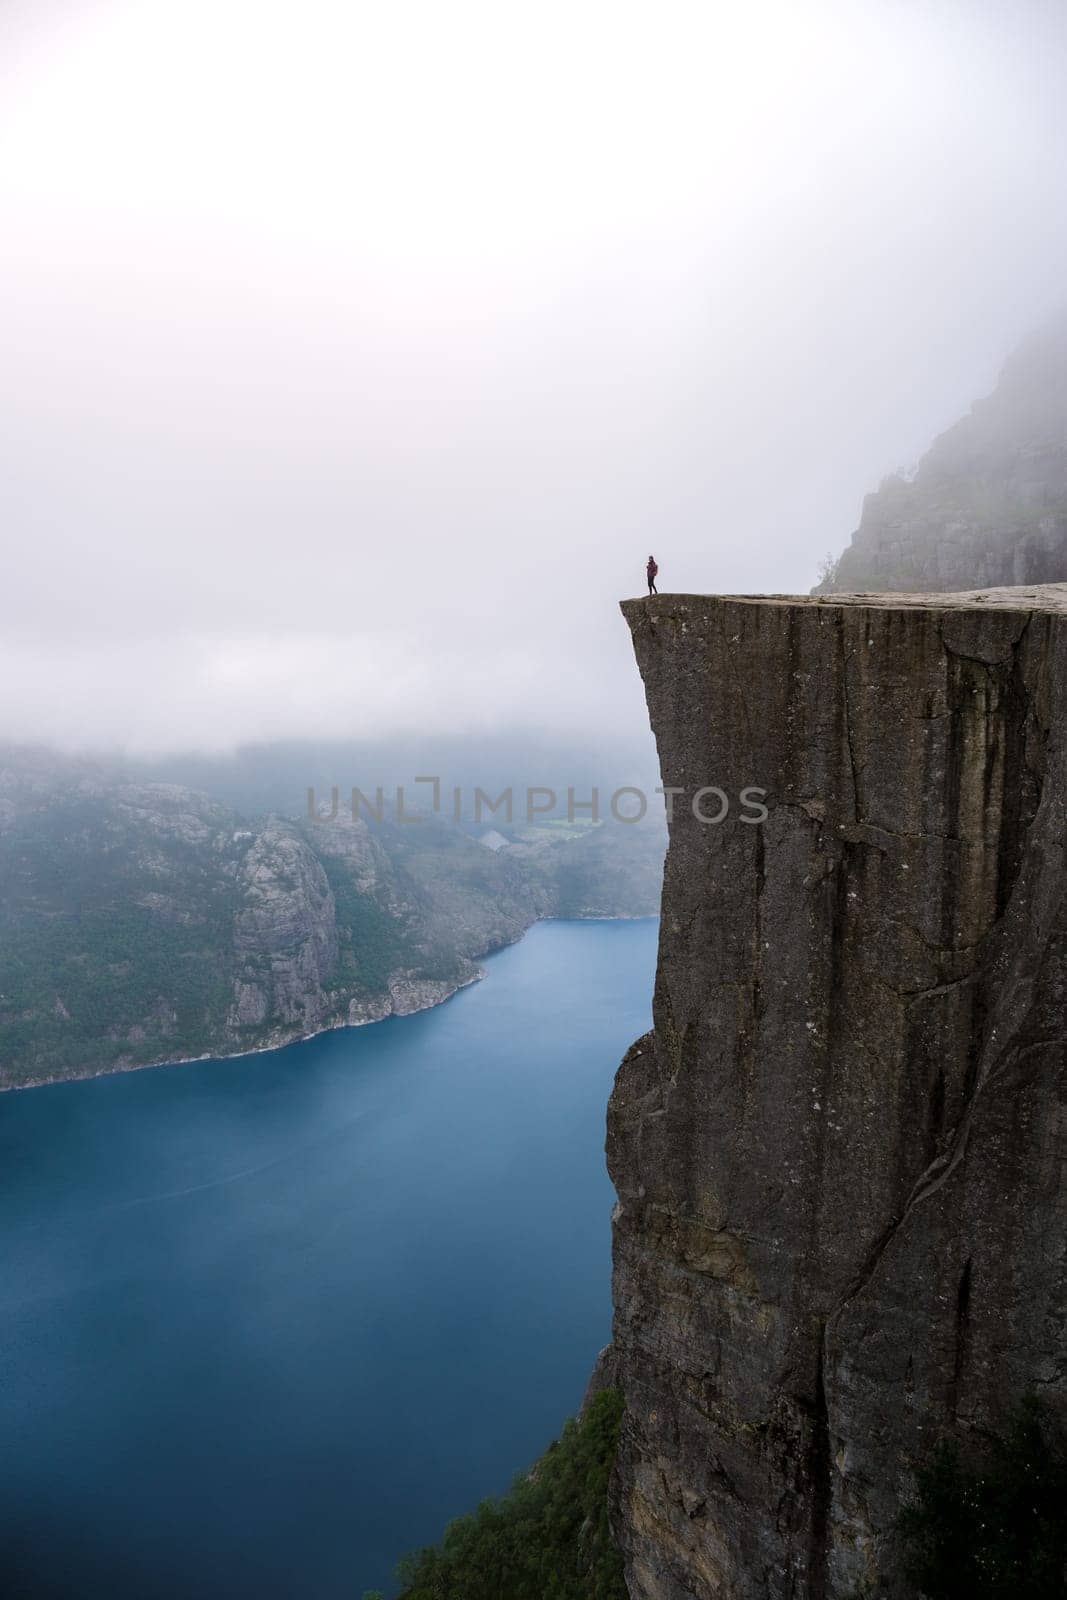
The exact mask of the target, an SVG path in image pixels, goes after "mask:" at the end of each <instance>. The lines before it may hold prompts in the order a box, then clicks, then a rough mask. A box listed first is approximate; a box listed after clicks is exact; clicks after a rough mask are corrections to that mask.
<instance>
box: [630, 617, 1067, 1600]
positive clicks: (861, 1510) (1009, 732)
mask: <svg viewBox="0 0 1067 1600" xmlns="http://www.w3.org/2000/svg"><path fill="white" fill-rule="evenodd" d="M623 609H624V612H625V614H626V616H627V620H628V621H629V624H630V627H631V630H632V633H633V638H634V644H635V648H636V653H637V658H638V662H639V665H640V668H641V672H642V676H643V678H644V682H645V686H646V692H647V697H648V705H649V711H650V715H651V721H652V726H653V730H654V732H655V735H656V740H657V744H658V747H659V753H660V760H661V763H662V769H663V781H664V783H665V784H669V785H674V786H677V787H678V788H679V790H683V791H690V792H692V791H693V790H694V789H695V788H696V787H698V786H700V785H702V784H704V783H707V782H712V781H714V782H717V783H719V784H721V785H722V786H723V788H724V789H726V790H728V791H733V790H739V789H740V788H741V787H743V786H745V785H750V784H757V785H760V786H762V787H764V788H766V789H767V791H768V795H767V806H768V813H769V814H768V817H767V820H766V821H765V822H764V823H762V824H756V825H746V823H745V822H744V821H743V820H742V818H741V816H740V815H738V814H734V815H731V816H729V817H728V818H727V819H726V820H725V821H724V822H723V823H722V824H721V825H719V826H711V825H707V824H702V823H701V822H700V821H698V820H697V818H696V817H695V816H694V814H693V811H692V808H691V807H690V806H689V805H688V804H677V805H676V806H675V807H674V815H673V820H672V821H671V823H670V844H669V849H668V855H667V864H666V873H665V883H664V894H663V908H662V919H661V931H660V949H659V964H658V972H657V978H656V991H655V1002H654V1029H653V1031H652V1032H651V1033H650V1034H648V1035H647V1036H646V1037H644V1038H642V1039H640V1040H638V1041H637V1043H636V1044H635V1045H634V1046H633V1048H632V1049H631V1051H630V1052H629V1054H628V1055H627V1057H626V1059H625V1060H624V1062H623V1064H622V1066H621V1068H620V1071H619V1075H618V1079H617V1082H616V1086H615V1090H614V1093H613V1095H612V1100H611V1107H610V1112H609V1127H608V1161H609V1169H610V1172H611V1176H612V1179H613V1181H614V1184H615V1187H616V1189H617V1192H618V1204H617V1207H616V1211H615V1220H614V1304H615V1321H614V1339H613V1344H612V1348H611V1352H610V1355H609V1357H608V1359H607V1361H606V1363H605V1364H604V1369H603V1373H602V1377H603V1376H607V1377H608V1378H610V1380H611V1381H613V1382H614V1383H616V1384H617V1385H618V1386H619V1387H620V1389H621V1391H622V1393H623V1396H624V1402H625V1410H624V1417H623V1422H622V1429H621V1438H620V1446H619V1455H618V1460H617V1464H616V1470H615V1476H614V1480H613V1491H612V1492H613V1526H614V1529H615V1532H616V1534H617V1536H618V1538H619V1540H620V1543H621V1546H622V1549H623V1552H624V1556H625V1562H626V1577H627V1583H628V1587H629V1593H630V1596H631V1600H712V1597H713V1596H716V1597H721V1596H725V1595H729V1596H731V1597H732V1600H852V1597H857V1596H860V1595H875V1594H877V1595H885V1596H890V1597H896V1600H904V1597H911V1596H914V1595H915V1592H916V1591H915V1589H914V1587H913V1586H912V1585H911V1584H910V1582H909V1581H908V1579H907V1578H906V1577H905V1575H904V1566H903V1563H902V1560H901V1550H900V1547H899V1543H898V1540H899V1531H898V1523H897V1516H898V1512H899V1510H900V1507H901V1502H902V1498H903V1497H905V1496H906V1495H907V1493H908V1491H909V1485H910V1484H911V1483H912V1482H913V1473H914V1470H915V1467H916V1465H917V1464H918V1463H920V1462H923V1461H927V1460H929V1457H930V1451H931V1448H932V1447H933V1445H934V1444H935V1441H937V1440H939V1439H943V1438H944V1439H951V1440H954V1441H956V1443H957V1444H958V1447H959V1449H960V1451H961V1453H962V1457H963V1459H964V1460H965V1461H966V1460H981V1459H982V1454H983V1450H984V1448H985V1445H986V1441H987V1440H988V1439H989V1438H990V1437H991V1436H995V1435H996V1434H998V1433H1003V1432H1004V1431H1005V1419H1006V1417H1007V1416H1008V1414H1009V1412H1010V1409H1011V1408H1012V1407H1013V1406H1015V1405H1016V1404H1017V1403H1018V1402H1019V1400H1020V1399H1021V1397H1023V1396H1024V1395H1026V1394H1027V1393H1028V1392H1032V1393H1034V1394H1036V1395H1037V1396H1039V1397H1040V1400H1041V1403H1042V1405H1043V1407H1044V1408H1045V1412H1046V1414H1047V1416H1048V1418H1049V1419H1050V1422H1051V1424H1052V1425H1053V1426H1054V1427H1056V1428H1057V1429H1058V1430H1060V1432H1061V1433H1062V1431H1063V1430H1064V1428H1065V1427H1067V1338H1065V1329H1067V1250H1065V1246H1064V1240H1065V1238H1067V1228H1065V1223H1067V1184H1065V1181H1064V1173H1065V1162H1067V1142H1065V1132H1064V1130H1065V1128H1067V1087H1065V1086H1067V1050H1065V1042H1064V999H1065V995H1067V858H1065V854H1064V848H1063V842H1064V837H1065V833H1067V747H1065V745H1064V741H1063V738H1062V729H1063V727H1064V725H1065V723H1067V585H1059V586H1050V587H1047V588H1038V589H1022V588H1020V589H1013V590H1006V591H985V592H978V593H972V594H957V595H922V594H914V595H885V596H881V597H878V598H877V599H876V598H874V597H872V596H836V597H831V598H828V599H825V600H813V599H766V600H758V599H751V598H749V599H737V598H730V597H696V596H686V597H680V596H671V595H661V596H659V597H658V598H656V599H652V600H650V601H647V602H645V601H640V602H638V601H631V602H628V603H627V604H626V605H625V606H624V608H623ZM709 775H711V776H709ZM1051 1581H1052V1580H1051V1578H1050V1582H1051ZM1053 1589H1054V1590H1055V1592H1057V1593H1058V1592H1059V1585H1058V1584H1054V1585H1053V1588H1050V1589H1049V1591H1048V1592H1050V1593H1051V1592H1053ZM961 1592H962V1591H961ZM1020 1592H1022V1591H1021V1590H1020ZM1027 1592H1032V1591H1029V1590H1028V1591H1027ZM1042 1592H1044V1591H1042Z"/></svg>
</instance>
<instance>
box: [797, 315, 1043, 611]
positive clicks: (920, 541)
mask: <svg viewBox="0 0 1067 1600" xmlns="http://www.w3.org/2000/svg"><path fill="white" fill-rule="evenodd" d="M1064 579H1067V317H1065V318H1062V319H1059V320H1057V321H1056V322H1054V323H1052V324H1050V325H1049V326H1048V327H1046V328H1044V329H1043V330H1041V331H1039V332H1037V333H1035V334H1033V335H1032V336H1031V337H1030V338H1029V339H1027V340H1026V342H1025V343H1024V344H1023V345H1022V346H1021V347H1020V348H1019V349H1018V350H1017V351H1016V352H1015V354H1014V355H1013V356H1012V357H1011V359H1010V360H1009V361H1008V362H1007V363H1006V364H1005V367H1004V370H1003V372H1002V373H1001V376H1000V381H999V383H998V384H997V387H996V389H995V390H994V391H993V393H992V394H991V395H988V396H987V397H986V398H985V399H982V400H978V401H976V402H975V404H974V406H973V407H972V409H971V411H970V413H969V415H968V416H966V417H964V418H962V419H961V421H959V422H957V423H956V424H955V426H954V427H952V428H950V429H949V430H948V431H947V432H946V433H943V434H942V435H941V436H940V438H938V439H936V440H935V442H934V443H933V445H932V446H931V447H930V449H929V450H928V451H927V453H926V455H925V456H923V458H922V460H921V461H920V463H919V465H918V468H917V469H916V471H915V473H914V475H913V476H912V477H911V478H910V479H906V478H902V477H899V476H893V477H889V478H886V479H885V481H884V482H883V483H882V485H881V487H880V488H879V489H878V491H877V493H875V494H870V495H868V496H867V498H866V500H865V501H864V505H863V515H862V518H861V521H860V525H859V528H858V529H857V530H856V532H855V533H854V534H853V536H852V542H851V544H850V545H849V546H848V548H847V549H846V550H845V551H844V553H843V554H842V556H841V558H840V560H839V561H838V563H837V565H836V567H835V569H834V572H833V574H832V576H831V577H830V578H829V579H827V580H826V581H825V582H824V583H822V584H821V585H820V586H819V590H820V591H821V592H832V591H834V590H837V591H846V590H852V591H861V590H885V589H888V590H900V591H938V590H951V589H976V588H987V587H995V586H998V585H1003V584H1036V583H1059V582H1062V581H1063V580H1064Z"/></svg>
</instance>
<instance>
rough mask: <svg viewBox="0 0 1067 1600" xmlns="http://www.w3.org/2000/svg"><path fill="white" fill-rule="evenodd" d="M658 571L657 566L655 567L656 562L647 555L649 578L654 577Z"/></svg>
mask: <svg viewBox="0 0 1067 1600" xmlns="http://www.w3.org/2000/svg"><path fill="white" fill-rule="evenodd" d="M658 571H659V568H658V567H657V565H656V563H655V562H654V561H653V559H652V557H651V556H649V558H648V575H649V577H650V578H654V577H655V576H656V573H657V572H658Z"/></svg>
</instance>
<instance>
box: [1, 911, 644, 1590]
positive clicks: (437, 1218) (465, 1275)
mask: <svg viewBox="0 0 1067 1600" xmlns="http://www.w3.org/2000/svg"><path fill="white" fill-rule="evenodd" d="M655 942H656V924H655V923H654V922H653V921H644V922H599V923H596V922H591V923H566V922H555V923H546V924H542V925H541V926H539V927H536V928H534V929H533V930H532V931H531V932H530V933H529V934H528V935H527V937H526V938H525V939H524V940H523V941H522V943H521V944H519V945H516V946H515V947H514V948H512V949H510V950H507V951H504V952H503V953H502V954H500V955H498V956H494V957H493V958H492V959H491V961H489V962H488V963H487V966H488V971H489V977H488V979H487V981H486V982H484V983H481V984H478V985H476V986H475V987H473V988H471V989H468V990H465V991H464V992H463V993H462V994H460V995H457V996H456V997H455V998H454V999H453V1000H451V1001H449V1002H448V1004H447V1005H445V1006H442V1007H439V1008H438V1009H436V1010H434V1011H429V1012H424V1013H423V1014H421V1015H420V1016H416V1017H408V1018H404V1019H398V1020H391V1021H388V1022H385V1023H380V1024H378V1025H376V1026H374V1027H369V1028H361V1029H349V1030H344V1031H342V1032H337V1033H330V1034H325V1035H323V1036H321V1037H320V1038H318V1039H313V1040H310V1041H308V1042H307V1043H305V1044H298V1045H292V1046H290V1047H289V1048H288V1049H285V1050H278V1051H274V1052H272V1053H270V1054H267V1055H259V1056H251V1057H245V1058H243V1059H240V1060H237V1061H230V1062H195V1063H189V1064H186V1065H183V1066H176V1067H165V1068H158V1069H155V1070H152V1071H146V1072H138V1073H130V1074H123V1075H118V1076H114V1077H109V1078H99V1079H94V1080H92V1081H89V1082H85V1083H72V1084H59V1085H55V1086H50V1087H46V1088H42V1089H35V1090H30V1091H28V1092H24V1093H20V1094H7V1095H0V1263H2V1268H3V1270H2V1277H0V1594H3V1595H4V1596H5V1597H8V1596H22V1597H33V1600H37V1597H43V1596H49V1597H60V1596H61V1597H63V1600H73V1597H77V1600H83V1597H84V1600H89V1597H93V1600H95V1597H97V1596H100V1597H105V1596H106V1597H108V1600H193V1597H197V1600H200V1597H226V1600H244V1597H255V1600H280V1597H282V1596H285V1597H291V1600H335V1597H336V1600H340V1597H342V1596H343V1597H344V1600H358V1597H359V1596H360V1594H361V1593H362V1591H363V1589H364V1588H374V1587H381V1588H383V1589H385V1590H386V1592H387V1593H389V1592H392V1589H393V1585H392V1584H391V1581H390V1575H391V1572H392V1569H393V1566H394V1563H395V1561H396V1559H397V1557H398V1556H399V1555H400V1554H402V1553H403V1552H404V1551H405V1550H407V1549H409V1548H411V1547H412V1546H415V1545H418V1544H422V1543H426V1542H429V1541H430V1540H432V1539H435V1538H436V1537H437V1536H438V1535H439V1533H440V1531H441V1529H442V1527H443V1524H444V1523H445V1522H446V1521H447V1519H448V1518H449V1517H451V1516H454V1515H456V1514H457V1513H459V1512H462V1511H465V1510H469V1509H471V1508H472V1507H473V1505H474V1504H475V1503H476V1501H477V1500H478V1499H479V1498H480V1497H481V1496H483V1495H485V1494H489V1493H498V1492H500V1491H502V1490H503V1489H505V1488H506V1487H507V1484H508V1482H509V1480H510V1478H511V1477H512V1475H513V1473H514V1472H515V1471H516V1470H518V1469H519V1468H520V1467H522V1466H524V1465H525V1464H527V1463H528V1462H529V1461H530V1460H531V1459H532V1458H533V1457H535V1456H536V1455H537V1454H538V1452H539V1451H540V1450H541V1449H542V1448H543V1447H544V1445H545V1444H546V1443H547V1442H548V1440H549V1439H550V1438H551V1437H552V1436H553V1434H554V1433H555V1432H556V1430H557V1429H558V1425H559V1423H560V1421H561V1420H562V1418H563V1417H564V1416H565V1415H567V1414H568V1413H569V1412H572V1411H573V1410H574V1408H575V1406H576V1404H577V1402H578V1401H579V1399H580V1397H581V1392H582V1388H583V1385H584V1382H585V1379H586V1376H587V1374H588V1371H589V1367H590V1364H591V1362H592V1360H593V1357H594V1356H595V1354H596V1351H597V1349H598V1348H599V1346H600V1345H602V1344H603V1343H604V1342H605V1341H606V1339H607V1337H608V1331H609V1323H610V1305H609V1260H608V1252H609V1223H608V1217H609V1211H610V1207H611V1203H612V1191H611V1188H610V1185H609V1183H608V1180H607V1177H606V1175H605V1172H604V1161H603V1154H602V1150H603V1129H604V1107H605V1102H606V1100H607V1095H608V1092H609V1089H610V1086H611V1080H612V1076H613V1074H614V1071H615V1068H616V1066H617V1065H618V1062H619V1059H620V1057H621V1055H622V1053H623V1051H624V1050H625V1048H626V1046H627V1045H628V1044H629V1043H630V1042H631V1041H632V1040H633V1039H634V1038H635V1037H636V1036H637V1035H638V1034H639V1033H641V1032H642V1031H643V1030H644V1029H645V1028H646V1027H648V1025H649V997H650V992H651V983H652V974H653V968H654V964H655Z"/></svg>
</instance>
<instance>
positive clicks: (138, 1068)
mask: <svg viewBox="0 0 1067 1600" xmlns="http://www.w3.org/2000/svg"><path fill="white" fill-rule="evenodd" d="M658 920H659V912H658V911H647V912H625V913H623V914H622V915H620V916H609V915H606V914H601V913H595V914H591V915H589V916H584V917H535V918H534V919H533V921H532V922H530V923H529V924H528V925H527V926H526V927H525V928H523V930H522V932H521V933H518V934H516V935H515V937H514V939H508V940H506V941H505V942H504V943H503V944H498V945H494V946H493V948H492V949H491V950H483V951H482V952H481V953H480V954H479V955H477V956H474V957H472V958H471V959H472V960H475V961H489V960H491V959H492V957H493V956H495V955H499V954H501V953H502V952H503V951H504V950H513V949H514V948H515V946H516V945H517V944H521V943H522V941H523V939H525V937H526V935H527V934H528V933H529V932H530V929H531V928H536V927H538V926H539V925H540V924H541V923H545V922H652V921H658ZM487 976H488V974H487V973H486V972H485V971H484V970H483V969H482V968H481V967H479V968H478V970H477V971H476V972H475V973H473V974H472V975H471V976H470V977H469V978H462V979H461V980H460V981H459V982H458V983H456V984H455V985H454V986H453V987H452V988H450V989H449V990H448V992H447V994H442V995H441V996H440V997H439V998H438V999H436V1000H429V1001H427V1002H426V1004H425V1005H421V1006H412V1008H411V1010H410V1011H386V1012H385V1013H384V1014H383V1015H382V1016H380V1017H363V1018H362V1019H361V1020H360V1021H359V1022H327V1023H324V1024H323V1025H322V1027H320V1028H312V1029H311V1031H310V1032H309V1033H294V1034H292V1035H290V1036H289V1037H288V1038H283V1039H276V1040H273V1041H272V1042H271V1043H270V1044H255V1045H250V1046H249V1047H248V1049H245V1050H227V1051H226V1052H225V1054H223V1055H219V1054H218V1053H216V1052H215V1051H212V1050H204V1051H202V1052H201V1053H200V1054H199V1055H195V1056H161V1057H160V1058H159V1059H158V1060H156V1061H135V1062H130V1063H128V1064H127V1065H125V1066H113V1067H101V1068H100V1070H99V1071H98V1072H78V1073H71V1074H66V1075H62V1076H52V1077H47V1078H29V1079H27V1080H26V1081H25V1082H24V1083H2V1084H0V1094H21V1093H22V1092H23V1091H25V1090H28V1089H48V1088H54V1087H55V1086H56V1085H57V1084H61V1083H93V1082H95V1081H96V1080H97V1079H99V1078H115V1077H118V1076H119V1074H120V1073H126V1072H150V1071H154V1070H156V1069H157V1068H164V1067H187V1066H190V1065H191V1064H192V1063H193V1062H195V1061H240V1060H241V1059H242V1057H244V1056H263V1055H268V1054H269V1053H270V1052H271V1051H272V1050H288V1049H289V1047H290V1046H291V1045H294V1044H305V1043H306V1042H307V1041H308V1040H309V1039H318V1038H319V1037H320V1036H321V1035H322V1034H324V1033H336V1032H337V1031H338V1030H339V1029H342V1028H373V1027H376V1026H377V1025H378V1023H381V1022H391V1021H393V1020H394V1019H398V1018H403V1017H416V1016H419V1015H420V1014H421V1013H422V1012H424V1011H434V1010H436V1008H437V1007H438V1006H443V1005H447V1004H448V1002H449V1000H452V999H454V998H455V996H456V995H457V994H459V993H461V991H462V990H464V989H470V988H472V987H473V985H474V984H476V983H481V982H482V980H483V979H484V978H486V977H487Z"/></svg>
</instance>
